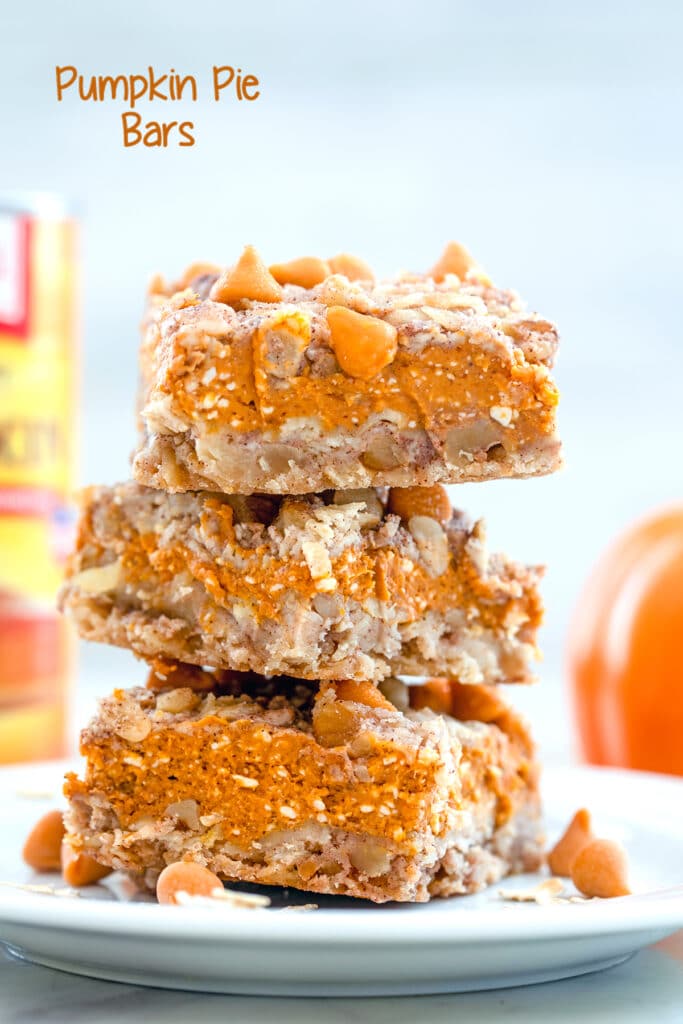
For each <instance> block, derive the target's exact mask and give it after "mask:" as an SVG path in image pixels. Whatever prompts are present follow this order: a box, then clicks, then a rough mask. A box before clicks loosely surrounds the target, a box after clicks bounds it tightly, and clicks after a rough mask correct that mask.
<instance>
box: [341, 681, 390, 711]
mask: <svg viewBox="0 0 683 1024" xmlns="http://www.w3.org/2000/svg"><path fill="white" fill-rule="evenodd" d="M329 686H330V688H332V689H334V691H335V693H336V695H337V700H342V701H346V700H350V701H355V702H356V703H357V704H365V706H366V707H368V708H387V709H388V710H390V711H391V710H393V707H394V706H393V704H391V703H390V701H388V700H387V699H386V697H385V696H384V695H383V694H382V692H381V690H379V689H378V688H377V687H376V686H373V684H372V683H370V682H368V681H366V680H364V679H363V680H354V679H340V680H339V681H338V682H334V683H330V684H329Z"/></svg>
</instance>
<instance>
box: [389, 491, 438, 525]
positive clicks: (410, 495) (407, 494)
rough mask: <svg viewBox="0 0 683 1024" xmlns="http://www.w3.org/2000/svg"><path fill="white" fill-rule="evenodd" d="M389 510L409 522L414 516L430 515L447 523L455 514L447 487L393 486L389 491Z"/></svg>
mask: <svg viewBox="0 0 683 1024" xmlns="http://www.w3.org/2000/svg"><path fill="white" fill-rule="evenodd" d="M387 509H388V511H389V512H393V514H394V515H396V516H400V517H401V519H403V521H404V522H406V523H407V522H408V520H409V519H411V518H412V517H413V516H430V517H431V518H432V519H436V520H437V521H438V522H440V523H447V522H448V521H449V519H450V518H451V516H452V514H453V508H452V506H451V502H450V499H449V497H448V494H447V493H446V489H445V487H442V486H441V484H435V485H434V486H433V487H392V488H391V490H390V491H389V503H388V505H387Z"/></svg>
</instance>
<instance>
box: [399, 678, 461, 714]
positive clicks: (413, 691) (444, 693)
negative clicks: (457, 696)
mask: <svg viewBox="0 0 683 1024" xmlns="http://www.w3.org/2000/svg"><path fill="white" fill-rule="evenodd" d="M408 693H409V696H410V706H411V708H414V709H415V711H420V710H421V709H422V708H431V710H432V711H436V713H437V714H439V715H450V713H451V687H450V680H448V679H428V680H427V682H426V683H422V684H421V685H419V686H411V687H409V689H408Z"/></svg>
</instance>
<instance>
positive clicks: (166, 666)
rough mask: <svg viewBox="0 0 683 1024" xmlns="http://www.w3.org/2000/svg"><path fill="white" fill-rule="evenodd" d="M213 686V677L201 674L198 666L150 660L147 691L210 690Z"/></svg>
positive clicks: (164, 660) (162, 659)
mask: <svg viewBox="0 0 683 1024" xmlns="http://www.w3.org/2000/svg"><path fill="white" fill-rule="evenodd" d="M213 685H214V680H213V677H212V676H210V675H207V673H206V672H202V670H201V668H200V667H199V666H198V665H188V664H186V663H185V662H181V661H169V660H168V659H166V658H163V657H156V658H153V659H152V663H151V666H150V672H149V676H148V677H147V688H148V689H149V690H171V689H172V690H175V689H180V688H189V689H190V690H199V691H202V690H206V689H207V688H208V689H211V688H212V686H213Z"/></svg>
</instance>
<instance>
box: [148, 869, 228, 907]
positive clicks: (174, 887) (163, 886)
mask: <svg viewBox="0 0 683 1024" xmlns="http://www.w3.org/2000/svg"><path fill="white" fill-rule="evenodd" d="M222 889H223V883H222V882H221V880H220V878H219V877H218V875H215V874H214V873H213V871H209V869H208V868H205V867H202V865H201V864H195V863H193V862H192V861H178V862H177V863H175V864H169V865H168V867H165V868H164V870H163V871H162V872H161V874H160V875H159V878H158V881H157V886H156V893H157V899H158V900H159V903H171V904H177V902H178V899H177V896H178V893H181V892H184V893H187V895H188V896H213V894H214V893H215V892H216V891H217V890H218V891H221V890H222Z"/></svg>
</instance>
